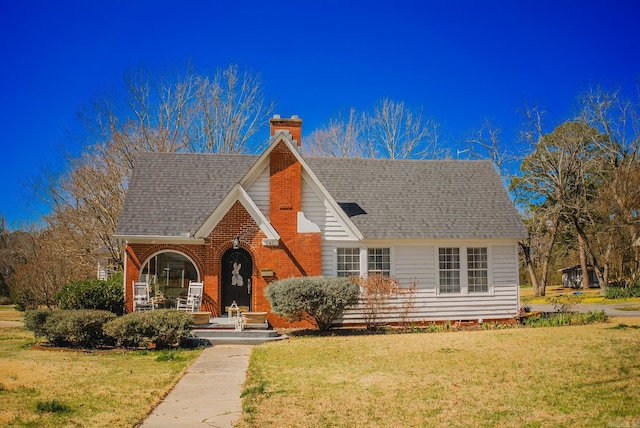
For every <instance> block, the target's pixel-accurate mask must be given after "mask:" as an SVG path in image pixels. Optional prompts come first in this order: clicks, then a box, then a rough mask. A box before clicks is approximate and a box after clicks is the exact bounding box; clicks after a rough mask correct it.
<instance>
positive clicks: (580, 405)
mask: <svg viewBox="0 0 640 428" xmlns="http://www.w3.org/2000/svg"><path fill="white" fill-rule="evenodd" d="M622 323H625V324H622ZM639 361H640V319H637V318H625V319H622V318H618V319H613V320H611V321H610V322H607V323H602V324H592V325H586V326H571V327H554V328H536V329H530V328H526V329H525V328H520V329H504V330H488V331H462V332H451V333H436V334H427V333H415V334H405V335H400V334H397V335H396V334H389V335H371V336H337V335H336V336H332V337H300V338H293V339H292V340H289V341H287V342H281V343H272V344H268V345H263V346H260V347H257V348H255V349H254V351H253V354H252V356H251V363H250V368H249V375H248V380H247V383H246V385H245V397H244V402H243V407H244V415H243V421H242V422H241V424H240V426H241V427H264V426H278V427H307V426H314V427H360V426H368V427H389V426H460V427H467V426H512V427H522V426H531V427H538V426H636V425H637V424H639V423H640V383H638V379H639V378H640V363H639ZM630 423H631V424H636V425H629V424H630Z"/></svg>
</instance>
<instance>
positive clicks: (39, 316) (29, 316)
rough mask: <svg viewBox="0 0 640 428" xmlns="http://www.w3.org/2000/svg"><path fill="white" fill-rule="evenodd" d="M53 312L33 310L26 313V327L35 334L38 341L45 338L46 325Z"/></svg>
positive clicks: (49, 310)
mask: <svg viewBox="0 0 640 428" xmlns="http://www.w3.org/2000/svg"><path fill="white" fill-rule="evenodd" d="M51 312H52V311H51V309H33V310H28V311H26V312H25V313H24V326H25V328H26V329H27V330H31V331H32V332H33V335H34V336H35V337H36V339H37V338H38V337H44V336H45V330H44V324H45V322H46V321H47V318H49V315H51Z"/></svg>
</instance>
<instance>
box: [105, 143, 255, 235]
mask: <svg viewBox="0 0 640 428" xmlns="http://www.w3.org/2000/svg"><path fill="white" fill-rule="evenodd" d="M257 159H258V156H253V155H215V154H202V153H142V154H140V155H139V156H138V157H137V158H136V165H135V168H134V173H133V176H132V178H131V182H130V183H129V189H128V190H127V196H126V198H125V202H124V206H123V207H122V213H121V214H120V219H119V220H118V226H117V228H116V235H127V236H180V234H181V233H191V234H193V232H195V231H196V230H198V228H199V227H200V226H201V225H202V223H204V221H205V220H206V219H207V218H208V217H209V215H211V213H212V212H213V210H214V209H215V208H216V207H217V206H218V204H219V203H220V202H221V201H222V199H223V198H224V197H225V196H226V195H227V193H229V191H230V190H231V189H232V188H233V186H234V185H235V184H236V183H238V182H239V181H240V179H241V178H242V177H243V176H244V175H245V174H246V173H247V171H248V170H249V168H251V166H252V165H253V164H254V162H255V161H256V160H257Z"/></svg>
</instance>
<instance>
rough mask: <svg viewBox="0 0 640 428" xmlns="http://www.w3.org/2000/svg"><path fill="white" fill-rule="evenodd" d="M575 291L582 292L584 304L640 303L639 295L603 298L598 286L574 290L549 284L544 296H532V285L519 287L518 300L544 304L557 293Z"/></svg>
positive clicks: (567, 293) (568, 293) (571, 292)
mask: <svg viewBox="0 0 640 428" xmlns="http://www.w3.org/2000/svg"><path fill="white" fill-rule="evenodd" d="M575 292H579V293H582V294H581V296H582V301H581V302H580V303H584V304H598V305H615V304H620V303H638V304H640V297H632V298H629V299H605V298H604V297H603V296H601V295H600V289H599V288H590V289H588V290H575V289H573V288H564V287H562V286H555V285H554V286H550V287H547V289H546V293H545V294H546V296H544V297H533V287H520V302H521V303H524V302H525V301H526V302H527V303H530V304H545V303H549V302H548V301H547V298H549V297H554V296H557V295H559V294H562V295H570V294H573V293H575Z"/></svg>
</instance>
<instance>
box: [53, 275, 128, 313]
mask: <svg viewBox="0 0 640 428" xmlns="http://www.w3.org/2000/svg"><path fill="white" fill-rule="evenodd" d="M56 300H57V301H58V305H59V306H60V309H97V310H104V311H109V312H113V313H114V314H117V315H122V314H123V313H124V291H123V287H122V273H120V272H118V273H116V274H114V275H111V276H110V277H109V279H108V280H107V281H101V280H99V279H88V280H83V281H72V282H70V283H68V284H65V285H64V286H63V287H62V289H61V290H60V291H59V292H58V293H57V294H56Z"/></svg>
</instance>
